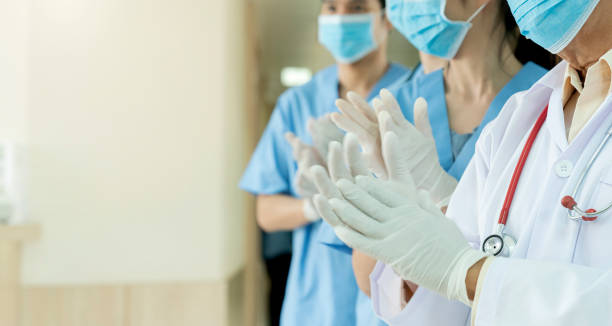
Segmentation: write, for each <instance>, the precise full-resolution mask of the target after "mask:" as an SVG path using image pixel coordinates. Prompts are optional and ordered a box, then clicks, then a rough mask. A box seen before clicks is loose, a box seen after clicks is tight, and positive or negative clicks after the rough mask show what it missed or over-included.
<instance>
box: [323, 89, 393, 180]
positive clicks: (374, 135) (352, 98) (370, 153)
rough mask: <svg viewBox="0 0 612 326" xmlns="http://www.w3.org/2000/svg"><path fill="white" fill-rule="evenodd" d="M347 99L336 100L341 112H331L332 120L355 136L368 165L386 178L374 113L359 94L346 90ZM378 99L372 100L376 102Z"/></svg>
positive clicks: (379, 175)
mask: <svg viewBox="0 0 612 326" xmlns="http://www.w3.org/2000/svg"><path fill="white" fill-rule="evenodd" d="M347 98H348V101H346V100H344V99H339V100H336V106H337V107H338V109H339V110H340V112H341V113H332V114H331V119H332V121H333V122H334V123H335V124H336V125H337V126H338V127H340V128H342V129H344V130H346V131H347V132H351V133H353V134H355V135H356V136H357V138H358V139H359V143H360V144H361V147H362V148H363V157H364V158H365V159H366V161H367V164H368V167H369V168H370V170H372V172H374V174H376V175H377V176H378V177H381V178H386V177H387V171H386V170H385V164H384V162H383V159H382V154H381V152H380V144H381V143H380V135H379V131H378V121H377V118H376V113H375V111H374V109H372V107H370V105H369V104H368V102H366V101H365V100H364V99H363V98H362V97H361V96H359V95H358V94H357V93H355V92H348V94H347ZM378 102H380V100H378V99H376V100H374V103H378Z"/></svg>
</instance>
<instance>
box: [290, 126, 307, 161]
mask: <svg viewBox="0 0 612 326" xmlns="http://www.w3.org/2000/svg"><path fill="white" fill-rule="evenodd" d="M285 139H286V140H287V142H288V143H289V145H291V149H292V151H293V159H294V160H296V161H298V160H299V159H300V155H301V154H302V150H303V149H304V147H305V144H304V143H302V141H301V140H300V139H299V138H297V137H296V136H295V134H294V133H292V132H287V133H285Z"/></svg>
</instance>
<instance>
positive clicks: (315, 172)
mask: <svg viewBox="0 0 612 326" xmlns="http://www.w3.org/2000/svg"><path fill="white" fill-rule="evenodd" d="M310 174H311V175H312V178H313V179H314V183H315V185H316V186H317V190H318V191H319V193H320V194H322V195H323V196H325V197H327V198H342V194H341V193H340V190H338V188H337V187H336V185H335V184H334V183H333V182H332V181H331V179H330V177H329V175H328V174H327V171H325V169H324V168H323V167H322V166H320V165H315V166H313V167H312V168H310Z"/></svg>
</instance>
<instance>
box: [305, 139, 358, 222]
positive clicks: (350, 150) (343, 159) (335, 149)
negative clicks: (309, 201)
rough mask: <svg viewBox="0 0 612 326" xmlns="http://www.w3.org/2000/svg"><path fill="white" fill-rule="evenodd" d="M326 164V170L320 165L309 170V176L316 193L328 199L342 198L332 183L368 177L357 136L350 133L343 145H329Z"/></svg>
mask: <svg viewBox="0 0 612 326" xmlns="http://www.w3.org/2000/svg"><path fill="white" fill-rule="evenodd" d="M327 162H328V165H329V168H328V169H327V170H326V169H325V168H324V167H323V166H321V165H316V166H313V167H312V168H311V169H310V171H309V176H310V177H311V180H313V181H314V184H315V185H316V187H317V191H318V192H319V193H321V194H323V195H324V196H326V197H328V198H342V196H341V195H340V192H339V191H338V189H337V188H336V185H335V184H334V182H336V181H338V180H340V179H348V180H351V181H352V180H354V177H356V176H358V175H370V172H369V170H368V168H367V166H366V163H365V161H364V158H363V157H362V153H361V151H360V148H359V142H358V140H357V136H355V135H354V134H352V133H350V132H349V133H347V134H346V135H345V136H344V143H343V144H340V143H339V142H335V141H333V142H331V143H329V152H328V157H327ZM328 173H329V174H328ZM332 180H333V181H332ZM319 215H320V214H319Z"/></svg>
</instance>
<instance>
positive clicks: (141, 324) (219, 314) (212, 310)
mask: <svg viewBox="0 0 612 326" xmlns="http://www.w3.org/2000/svg"><path fill="white" fill-rule="evenodd" d="M226 292H227V291H226V285H224V284H168V285H140V286H130V287H129V288H128V292H127V293H128V294H127V296H128V301H127V307H128V308H127V309H128V315H127V325H129V326H167V325H181V326H204V325H207V326H208V325H210V326H213V325H227V321H226V317H225V316H226V313H225V311H226V305H227V304H226V303H227V295H226Z"/></svg>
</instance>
